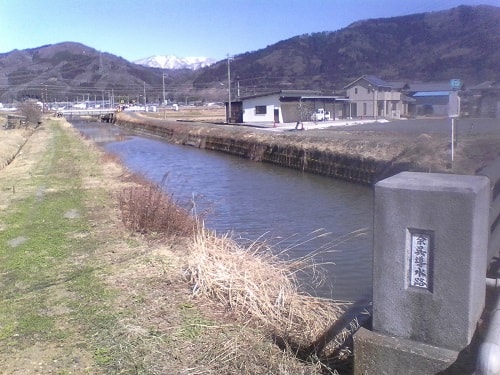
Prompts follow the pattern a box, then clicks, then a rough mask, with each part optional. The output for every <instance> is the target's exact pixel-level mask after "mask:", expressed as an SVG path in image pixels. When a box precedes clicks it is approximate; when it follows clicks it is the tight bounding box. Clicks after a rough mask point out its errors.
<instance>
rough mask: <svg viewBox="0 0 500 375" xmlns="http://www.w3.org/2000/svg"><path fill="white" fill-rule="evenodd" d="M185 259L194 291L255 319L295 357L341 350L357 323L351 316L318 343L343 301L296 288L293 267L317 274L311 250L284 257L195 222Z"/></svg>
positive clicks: (296, 279) (245, 316)
mask: <svg viewBox="0 0 500 375" xmlns="http://www.w3.org/2000/svg"><path fill="white" fill-rule="evenodd" d="M187 263H188V264H187V271H186V274H187V275H188V277H189V280H190V282H191V283H192V285H193V294H194V295H204V296H207V297H209V298H211V299H215V300H216V301H218V302H219V303H221V304H223V305H224V306H225V308H227V309H229V310H231V311H232V312H235V313H236V314H237V315H238V316H240V317H241V318H242V319H243V320H244V321H245V320H246V321H253V322H257V323H258V324H259V325H261V326H263V327H264V328H265V329H266V330H267V331H268V332H270V333H271V335H272V336H273V337H274V338H275V341H276V343H277V344H278V345H280V346H283V347H286V348H288V349H291V350H292V351H294V352H296V354H297V355H298V356H299V357H310V356H312V355H316V356H317V355H319V354H320V353H319V352H318V350H317V349H318V348H319V347H321V350H320V351H321V352H322V355H325V354H326V353H330V354H331V353H333V352H335V353H337V356H341V355H344V354H345V353H346V352H342V346H343V345H344V344H345V341H346V339H347V337H349V336H350V333H351V332H353V331H354V330H355V329H357V322H356V321H355V320H354V321H353V322H351V325H349V324H347V326H348V328H347V329H344V328H342V329H339V330H338V332H336V333H335V334H332V335H330V336H331V337H330V336H329V337H328V342H322V343H321V344H318V343H317V340H318V338H319V337H322V336H323V337H326V336H325V332H327V331H328V330H329V328H330V327H332V326H333V325H334V324H335V322H336V321H337V320H338V318H339V317H340V315H341V314H342V313H343V311H344V308H345V306H340V305H339V304H338V303H336V302H335V301H332V300H326V299H321V298H317V297H312V296H309V295H306V294H304V293H301V292H300V291H299V281H298V278H297V275H298V273H300V272H308V273H309V274H310V277H311V279H314V278H316V276H317V275H316V273H317V269H316V266H315V264H314V260H313V256H311V255H308V256H306V257H304V258H300V259H293V260H283V259H282V257H280V256H279V255H276V254H274V253H273V252H272V251H271V249H270V248H269V247H268V246H267V245H266V244H265V243H260V242H253V243H252V244H250V245H249V246H248V247H245V248H244V247H242V246H241V245H239V244H238V243H237V242H236V241H235V240H233V239H232V238H230V237H229V236H227V235H226V236H218V235H217V234H216V233H214V232H211V231H208V230H206V229H205V228H200V229H199V230H198V232H197V233H196V235H195V238H194V241H193V244H192V246H191V248H190V250H189V254H188V258H187ZM341 352H342V354H340V353H341ZM304 359H306V358H304Z"/></svg>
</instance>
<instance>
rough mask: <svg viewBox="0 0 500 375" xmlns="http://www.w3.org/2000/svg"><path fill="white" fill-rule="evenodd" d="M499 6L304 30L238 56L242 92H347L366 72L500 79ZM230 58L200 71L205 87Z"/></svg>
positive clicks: (389, 76) (235, 70) (234, 65)
mask: <svg viewBox="0 0 500 375" xmlns="http://www.w3.org/2000/svg"><path fill="white" fill-rule="evenodd" d="M499 61H500V7H493V6H474V7H472V6H460V7H457V8H453V9H450V10H447V11H440V12H431V13H422V14H413V15H408V16H402V17H393V18H381V19H371V20H365V21H359V22H355V23H353V24H351V25H350V26H348V27H346V28H344V29H341V30H338V31H334V32H322V33H314V34H310V35H301V36H297V37H294V38H291V39H288V40H284V41H281V42H278V43H276V44H273V45H271V46H268V47H266V48H263V49H261V50H258V51H254V52H248V53H244V54H242V55H238V56H235V58H234V61H232V62H231V74H232V76H233V77H236V76H239V80H240V86H241V87H244V92H243V93H245V92H247V91H249V92H252V91H266V90H269V89H274V88H286V87H293V88H311V89H325V90H337V91H338V90H339V89H342V88H343V87H344V86H345V85H347V84H348V83H349V82H351V81H353V80H354V79H356V78H358V77H360V76H361V75H364V74H370V75H376V76H378V77H380V78H383V79H385V80H389V81H391V80H410V81H422V82H428V81H448V80H449V79H450V78H460V79H462V80H463V81H465V82H469V83H479V82H481V81H484V80H487V79H498V78H500V64H499ZM226 71H227V63H226V62H225V61H220V62H219V63H217V64H215V65H212V66H210V67H209V68H206V69H202V70H201V71H199V72H198V76H197V77H196V79H195V80H194V85H195V87H198V88H203V87H204V86H206V85H210V84H211V83H212V82H217V81H219V80H223V79H224V77H226V76H227V72H226Z"/></svg>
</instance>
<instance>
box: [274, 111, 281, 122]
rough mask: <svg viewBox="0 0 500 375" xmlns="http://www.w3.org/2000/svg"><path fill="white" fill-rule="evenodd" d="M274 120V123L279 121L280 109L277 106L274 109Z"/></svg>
mask: <svg viewBox="0 0 500 375" xmlns="http://www.w3.org/2000/svg"><path fill="white" fill-rule="evenodd" d="M274 122H275V123H278V122H280V109H279V108H275V109H274Z"/></svg>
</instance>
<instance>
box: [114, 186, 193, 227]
mask: <svg viewBox="0 0 500 375" xmlns="http://www.w3.org/2000/svg"><path fill="white" fill-rule="evenodd" d="M165 180H166V177H164V178H163V180H162V183H161V184H156V183H153V182H148V181H145V180H143V181H142V182H141V183H139V184H135V185H134V186H132V187H128V188H125V189H124V190H123V191H122V193H121V194H120V196H119V199H118V202H119V206H120V211H121V216H122V221H123V223H124V225H125V226H126V227H127V228H129V229H132V230H134V231H137V232H140V233H142V234H155V235H160V236H188V235H191V234H193V233H194V229H195V226H196V219H195V218H194V217H193V216H192V215H190V214H189V211H188V210H187V209H184V208H182V207H180V206H179V205H178V204H177V202H175V201H174V199H173V196H172V195H168V194H167V193H166V192H165V189H164V185H165Z"/></svg>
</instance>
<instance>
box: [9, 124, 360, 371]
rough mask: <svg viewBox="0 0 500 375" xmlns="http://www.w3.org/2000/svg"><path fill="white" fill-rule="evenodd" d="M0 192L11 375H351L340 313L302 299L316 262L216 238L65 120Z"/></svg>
mask: <svg viewBox="0 0 500 375" xmlns="http://www.w3.org/2000/svg"><path fill="white" fill-rule="evenodd" d="M1 141H2V140H1V138H0V142H1ZM0 181H1V182H0V184H1V191H2V194H1V195H0V282H1V283H2V289H1V290H0V298H1V302H0V353H1V355H0V366H1V368H2V372H3V373H5V374H35V373H54V374H70V373H71V374H212V373H223V374H234V373H238V374H323V373H326V374H331V373H336V371H337V370H336V369H338V371H339V372H340V373H343V372H345V373H348V371H349V360H348V359H349V357H350V351H349V346H348V345H347V344H348V343H349V332H348V331H345V330H344V331H343V330H341V329H335V330H331V329H330V328H331V327H332V326H334V325H335V324H334V323H335V322H336V320H337V319H338V318H339V317H340V316H341V314H342V312H343V308H345V307H342V308H341V307H340V306H338V305H337V304H335V303H333V302H332V301H328V300H322V299H318V298H313V297H309V296H306V295H303V294H301V293H300V292H299V288H298V281H297V274H298V273H299V272H310V274H311V277H315V275H317V273H316V271H317V270H316V268H315V266H314V262H313V260H312V258H306V259H300V260H296V261H283V260H282V259H281V258H280V257H278V256H276V255H275V254H273V252H272V251H271V249H270V248H268V247H267V246H266V244H265V243H264V244H261V243H253V244H250V245H249V246H248V247H242V246H241V245H239V244H237V243H236V242H234V241H233V240H232V239H231V238H230V237H228V236H219V235H217V234H215V233H213V232H211V231H209V230H207V229H206V228H204V227H203V224H202V221H201V220H199V219H198V218H194V217H192V216H191V215H190V211H189V210H188V209H187V208H183V207H181V206H179V205H178V204H176V202H175V199H174V197H171V196H168V195H166V194H165V189H164V186H162V185H161V184H160V185H155V184H151V183H148V182H146V181H144V180H143V179H141V178H140V177H137V176H134V175H132V174H130V173H129V172H128V171H126V170H124V169H123V167H122V166H120V164H119V163H117V160H116V158H114V157H113V156H109V155H105V154H103V153H102V152H101V151H99V150H98V149H96V148H95V147H94V146H93V144H92V143H91V142H89V141H86V140H84V139H83V138H81V137H80V136H79V135H78V134H77V133H76V131H75V130H74V129H73V128H71V127H70V126H69V124H67V123H66V122H64V120H62V119H57V120H55V119H51V120H49V119H47V120H45V121H44V123H43V124H42V126H40V127H39V128H38V129H37V130H36V131H35V132H34V133H33V134H32V135H31V137H30V138H29V140H28V142H26V144H25V145H24V147H23V149H22V152H21V153H19V154H18V156H17V157H16V159H15V160H14V161H13V162H12V163H11V164H10V165H9V166H7V167H4V168H3V169H0ZM347 326H348V327H349V324H347ZM356 326H357V322H355V321H354V322H351V325H350V328H351V329H355V328H356ZM325 332H328V335H326V336H325V335H324V333H325Z"/></svg>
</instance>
